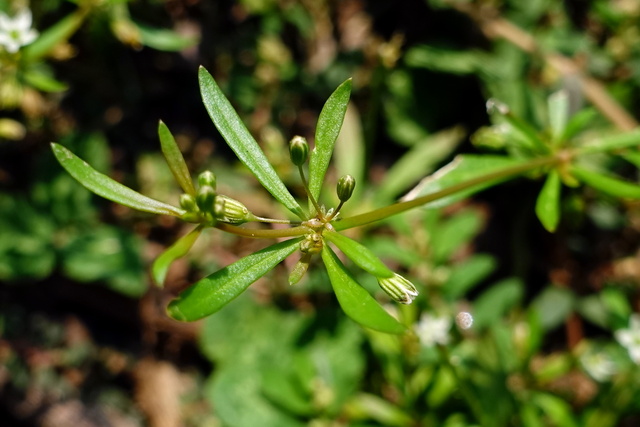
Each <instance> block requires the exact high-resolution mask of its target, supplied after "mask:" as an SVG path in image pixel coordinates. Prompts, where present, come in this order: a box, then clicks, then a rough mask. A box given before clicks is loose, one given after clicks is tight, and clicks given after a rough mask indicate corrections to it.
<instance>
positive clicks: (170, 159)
mask: <svg viewBox="0 0 640 427" xmlns="http://www.w3.org/2000/svg"><path fill="white" fill-rule="evenodd" d="M158 136H159V137H160V146H161V147H162V154H164V158H165V159H166V160H167V164H168V165H169V169H171V173H172V174H173V176H174V178H175V179H176V181H178V184H179V185H180V187H181V188H182V190H183V191H184V192H185V193H187V194H191V195H192V196H194V197H195V195H196V189H195V187H194V186H193V180H192V179H191V173H189V169H188V168H187V164H186V163H185V161H184V157H183V156H182V153H181V152H180V148H179V147H178V144H176V140H175V138H174V137H173V135H172V134H171V131H170V130H169V128H168V127H167V125H165V124H164V122H163V121H162V120H160V123H158Z"/></svg>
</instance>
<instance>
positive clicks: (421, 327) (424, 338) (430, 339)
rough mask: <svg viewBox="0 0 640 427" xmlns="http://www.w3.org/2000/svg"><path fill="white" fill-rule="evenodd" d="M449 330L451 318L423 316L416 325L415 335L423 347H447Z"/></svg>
mask: <svg viewBox="0 0 640 427" xmlns="http://www.w3.org/2000/svg"><path fill="white" fill-rule="evenodd" d="M450 329H451V317H449V316H432V315H430V314H423V315H422V316H420V321H419V322H418V324H417V325H416V334H417V335H418V337H419V338H420V342H421V343H422V345H423V346H425V347H431V346H434V345H436V344H442V345H447V344H448V343H449V330H450Z"/></svg>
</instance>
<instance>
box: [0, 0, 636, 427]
mask: <svg viewBox="0 0 640 427" xmlns="http://www.w3.org/2000/svg"><path fill="white" fill-rule="evenodd" d="M25 8H28V9H29V10H30V11H31V12H32V17H33V24H32V27H33V28H34V29H35V30H36V31H37V32H38V37H37V38H36V39H35V41H33V42H31V43H29V44H26V45H25V46H21V47H20V49H19V50H17V52H10V50H9V49H7V47H6V46H5V47H4V48H0V297H1V298H0V419H1V420H3V421H2V424H3V425H24V426H31V425H42V426H68V425H87V426H138V425H150V426H240V427H244V426H257V425H260V426H267V427H268V426H278V427H282V426H302V425H310V426H317V427H322V426H407V427H408V426H448V427H453V426H471V425H482V426H511V425H514V426H548V425H553V426H598V427H600V426H631V425H637V423H638V422H639V421H640V415H638V414H640V370H639V369H638V366H637V364H638V363H640V344H639V342H640V319H639V318H637V317H635V316H637V315H633V314H632V313H633V312H634V311H635V312H638V310H639V309H640V305H639V302H640V299H639V292H638V289H639V288H638V286H639V284H640V258H639V257H640V251H639V245H638V243H639V242H640V205H639V204H638V202H630V201H621V200H617V199H614V198H611V197H608V196H606V195H603V194H600V193H598V192H596V191H594V190H585V189H583V188H579V187H576V188H568V189H565V190H563V191H564V193H563V204H562V212H563V219H562V222H561V224H560V225H559V227H558V231H557V232H556V233H555V234H549V233H547V232H546V231H545V230H544V228H543V227H542V226H541V225H540V224H539V222H538V221H537V220H536V218H535V214H534V209H533V208H534V205H535V200H536V196H537V193H538V191H539V189H540V187H541V185H542V183H541V182H540V181H537V180H517V181H514V182H511V183H507V184H505V185H501V186H498V187H496V188H493V189H490V190H488V191H485V192H484V193H480V194H479V195H477V196H474V198H473V199H471V200H464V201H461V202H458V203H456V204H454V205H451V206H449V207H446V208H443V209H439V210H438V209H432V210H418V211H414V212H410V213H408V214H405V215H402V216H398V217H394V218H391V219H388V220H386V221H384V223H382V224H377V225H375V226H369V227H365V228H364V229H359V230H356V231H355V237H357V238H358V239H359V240H360V241H362V242H363V243H365V244H366V245H367V246H368V247H370V248H371V249H372V250H373V251H374V252H376V253H377V254H378V255H380V256H381V257H382V258H383V259H384V260H385V261H386V262H387V263H389V264H390V265H392V266H393V268H394V269H395V270H402V271H403V274H406V275H407V277H409V278H411V279H412V280H413V281H414V283H416V284H418V285H419V290H420V293H421V295H420V297H419V298H418V299H417V300H416V301H415V302H414V304H413V305H411V306H407V307H405V306H402V307H398V306H391V305H390V306H389V307H390V310H395V311H397V312H398V314H399V316H400V317H401V318H402V319H404V321H405V322H407V323H413V324H415V328H414V332H415V333H413V334H410V335H409V336H404V337H396V336H388V335H384V334H380V333H376V332H372V331H368V330H363V329H362V328H360V327H359V326H357V325H356V324H354V323H353V322H351V321H349V320H347V319H346V318H345V317H344V315H343V314H342V313H341V311H340V310H339V309H338V307H337V304H336V301H334V300H333V297H332V296H331V295H332V294H331V290H330V285H329V284H328V280H327V278H326V276H325V274H326V273H324V272H323V271H322V270H321V269H318V270H317V271H314V270H313V269H312V271H311V274H309V275H308V276H307V277H306V278H305V280H304V281H303V282H302V283H300V284H298V285H296V286H295V287H293V288H289V286H288V285H287V284H286V283H287V274H288V273H287V268H291V267H292V265H288V264H287V263H285V264H286V265H284V266H280V267H279V268H277V269H276V270H275V271H274V272H273V274H272V275H271V276H270V277H269V280H266V279H262V280H261V281H259V282H258V283H256V284H255V285H254V286H252V288H251V291H250V292H248V293H246V294H244V295H243V296H242V297H240V298H239V299H238V300H237V301H236V302H234V303H233V304H230V305H229V306H228V307H226V308H224V309H223V311H222V312H220V313H218V314H216V315H214V316H212V317H211V318H209V319H207V320H205V321H203V322H200V323H196V324H179V323H177V322H174V321H172V320H170V319H169V318H167V317H166V316H165V314H164V306H165V305H166V302H167V301H168V300H169V299H170V298H171V297H172V296H173V295H175V294H176V293H177V292H178V291H180V290H181V289H183V288H184V287H185V286H186V285H187V283H190V281H192V280H193V279H194V278H197V277H202V276H203V275H204V274H207V273H211V272H213V271H215V270H216V269H217V268H218V267H220V266H224V265H227V264H229V263H230V262H232V261H234V260H236V259H237V258H239V257H240V256H243V255H245V254H247V253H250V252H252V251H254V250H256V249H259V248H260V247H262V246H264V245H265V242H261V241H253V240H247V239H239V238H237V237H234V236H228V235H223V234H222V233H219V232H216V231H215V230H210V231H209V232H207V233H206V235H205V236H204V237H205V238H203V239H201V241H199V242H198V244H197V245H196V247H195V249H194V251H193V252H192V254H191V256H190V257H189V258H188V259H186V260H182V261H180V262H179V263H177V265H176V266H174V268H172V270H171V271H170V273H169V277H168V280H167V282H168V286H167V288H166V289H164V290H158V289H157V288H154V287H153V286H152V285H151V281H150V279H149V276H148V273H147V271H148V267H149V264H150V262H151V261H152V260H153V259H154V257H155V256H157V255H158V254H159V253H160V252H161V251H162V250H163V249H164V248H165V247H166V246H168V245H169V244H171V242H172V241H174V240H175V239H176V238H177V237H178V236H180V235H181V234H182V233H184V232H185V230H184V229H183V228H182V225H181V224H179V223H177V222H176V221H174V219H172V218H156V217H153V218H151V217H149V216H148V215H144V214H140V213H136V212H133V211H131V210H129V209H127V208H123V207H121V206H117V205H114V204H112V203H109V202H107V201H105V200H102V199H98V198H96V197H94V196H92V195H91V194H90V193H89V192H88V191H86V190H85V189H83V188H82V187H80V186H79V185H78V184H77V183H76V182H74V181H73V179H72V178H71V177H70V176H68V175H67V174H66V173H65V172H64V171H63V170H62V168H60V167H59V166H58V164H57V163H56V162H55V160H54V158H53V156H52V154H51V152H50V150H49V145H48V144H49V142H50V141H57V142H60V143H62V144H63V145H65V146H67V147H69V148H71V149H72V150H73V151H74V152H75V153H77V154H78V155H79V156H80V157H82V158H83V159H86V160H87V161H88V162H89V163H90V164H92V165H93V166H94V167H96V168H98V169H99V170H101V171H102V172H105V173H108V174H109V175H110V176H114V177H116V178H117V179H118V180H120V181H121V182H124V183H127V184H129V185H131V186H133V187H134V188H136V189H138V190H140V191H141V192H142V193H144V194H146V195H149V196H151V197H154V198H158V199H160V200H167V201H172V202H173V203H175V202H177V198H178V195H179V192H178V189H177V188H175V186H174V185H173V184H171V182H172V180H171V174H170V172H169V170H168V169H167V168H166V166H165V165H164V160H163V159H162V157H161V154H160V151H159V149H158V147H159V145H158V141H157V136H156V126H157V122H158V120H159V119H162V120H163V121H164V122H165V123H167V124H168V125H169V126H170V127H171V129H172V130H173V132H174V134H175V135H176V137H177V140H178V143H179V145H180V146H181V147H182V149H183V152H184V153H185V157H186V159H187V162H188V163H189V166H190V168H191V170H192V171H194V173H197V172H199V171H202V170H204V169H205V168H206V169H211V170H213V171H215V173H216V174H217V176H218V182H219V187H220V191H221V192H223V193H227V194H233V196H234V197H235V198H237V199H239V200H241V201H242V202H243V203H245V204H246V205H247V206H248V207H249V208H250V209H251V210H252V211H253V212H255V213H256V214H258V215H261V216H275V217H277V216H279V212H278V211H277V209H278V207H277V205H276V204H274V203H273V202H272V201H271V200H270V198H269V197H268V196H267V195H266V194H265V192H264V191H263V190H261V189H259V187H258V186H256V182H255V180H254V179H253V178H252V177H251V176H249V174H248V172H247V171H246V170H245V169H243V168H241V167H238V162H237V160H236V159H235V158H234V157H233V156H232V153H230V151H229V150H228V148H227V146H226V144H224V142H223V141H221V140H220V137H219V135H218V134H217V133H216V131H215V129H214V127H213V126H212V125H211V122H210V120H209V118H208V117H207V115H206V112H205V109H204V108H203V106H202V104H201V102H200V97H199V91H198V86H197V78H196V74H197V67H198V66H199V65H201V64H202V65H204V66H206V67H207V68H208V69H209V70H210V71H211V72H212V74H213V75H214V76H215V77H216V79H217V80H218V82H220V84H221V86H222V87H223V90H224V91H225V92H226V94H227V96H228V97H229V99H230V100H232V102H233V103H234V106H235V107H236V108H237V109H238V111H239V113H240V114H241V116H242V117H243V118H244V120H245V122H246V123H247V125H248V127H249V129H250V130H251V132H252V133H253V134H254V135H255V136H256V139H257V140H258V141H260V143H261V144H262V146H263V148H264V150H265V151H266V153H267V155H268V157H269V159H270V160H271V162H272V163H273V164H274V166H275V167H276V170H277V171H278V173H279V174H280V175H281V176H282V177H283V178H284V179H285V181H286V182H287V184H288V185H290V186H291V188H293V189H294V190H295V191H297V192H298V194H299V195H301V194H302V192H301V188H300V186H299V182H298V181H297V180H296V178H295V171H294V168H293V167H292V166H291V164H290V162H289V158H288V152H287V149H286V145H285V143H286V141H288V140H289V138H290V137H291V136H293V135H295V134H300V135H303V136H305V137H306V138H307V139H309V140H312V137H313V131H314V126H315V121H316V119H317V116H318V114H319V111H320V108H321V107H322V104H323V102H324V100H325V99H326V97H327V96H328V95H329V94H330V93H331V92H332V91H333V89H334V88H335V87H336V86H337V85H338V84H340V83H341V82H342V81H343V80H344V79H346V78H348V77H353V84H354V90H353V96H352V103H351V105H350V108H349V111H348V114H347V117H346V120H345V125H344V127H343V130H342V134H341V136H340V140H339V142H338V144H337V148H336V150H337V154H336V156H335V159H334V165H333V166H334V168H333V170H332V174H333V176H334V177H335V176H340V175H342V174H345V173H349V174H351V175H353V176H355V177H356V179H357V181H358V183H359V184H358V187H357V192H358V194H357V196H356V197H358V198H359V202H358V203H352V206H347V207H346V208H345V209H347V210H349V212H347V213H356V212H360V211H364V210H365V209H367V208H370V207H376V206H382V205H384V204H387V203H390V202H392V201H394V200H396V199H397V198H398V197H400V196H402V195H403V194H404V193H406V192H407V191H408V190H410V189H411V188H412V187H413V186H414V185H415V184H417V183H418V182H419V181H420V179H422V178H423V177H425V176H427V175H429V174H430V173H432V172H433V171H434V170H436V169H437V168H438V167H440V166H442V165H443V164H445V163H446V162H448V161H450V160H451V159H452V158H453V157H454V156H455V155H456V154H459V153H473V152H476V151H477V150H478V149H482V150H497V149H500V148H501V147H502V145H501V144H502V142H501V140H500V138H501V136H500V134H499V133H492V132H491V130H490V128H488V126H489V125H490V124H491V123H492V122H491V118H490V117H489V115H488V114H487V110H486V107H485V103H486V101H487V100H488V99H490V98H496V99H499V100H500V101H502V102H504V103H505V104H507V105H509V107H510V108H511V110H512V111H513V112H514V113H516V114H517V115H519V116H520V117H522V118H523V119H525V120H526V121H527V122H528V123H531V124H532V125H534V126H535V127H537V128H539V129H543V128H545V126H546V125H547V123H545V117H546V108H547V104H546V99H547V97H548V96H549V95H550V94H551V93H553V92H555V91H557V90H559V89H564V90H566V91H567V92H568V93H569V99H570V105H571V109H572V111H573V112H577V111H579V110H582V112H581V113H580V114H582V115H583V116H584V117H583V118H582V119H581V120H582V121H583V122H584V123H587V124H588V127H587V130H586V131H585V132H584V137H585V138H586V137H591V136H593V135H606V134H610V133H613V132H615V131H616V129H619V130H629V129H632V128H634V127H636V122H635V119H634V117H637V116H638V109H639V108H640V48H639V46H640V43H639V41H640V30H639V28H640V26H639V25H638V24H639V21H640V1H637V0H616V1H608V0H589V1H585V0H565V1H554V0H533V1H528V2H521V1H517V0H485V1H454V0H451V1H448V0H429V1H424V0H401V1H398V2H389V1H382V0H380V1H378V0H343V1H328V0H238V1H232V0H222V1H206V0H129V1H127V0H39V1H35V0H32V1H31V2H29V1H27V0H0V11H2V12H3V13H4V14H6V15H7V16H6V18H7V19H9V17H12V16H15V15H16V13H18V12H19V11H20V10H24V9H25ZM0 27H1V26H0ZM2 31H5V32H6V30H3V28H0V32H2ZM626 160H627V161H625V162H622V161H612V160H611V158H608V157H603V158H602V159H599V160H598V161H599V162H601V166H602V167H603V168H605V169H608V170H615V171H616V172H617V173H618V174H621V175H623V176H625V177H627V178H628V179H630V180H632V181H636V182H637V180H638V175H637V171H636V169H635V168H634V167H632V166H636V167H637V166H638V165H639V164H640V159H639V158H638V156H637V155H636V156H633V155H629V156H627V157H626ZM332 179H333V181H332ZM330 181H331V182H335V179H334V178H330ZM329 202H331V201H329ZM358 279H359V281H360V283H363V284H364V285H365V286H367V287H368V288H369V289H370V290H371V291H372V292H374V293H376V292H377V293H376V296H377V297H379V298H380V300H381V301H385V300H384V296H383V295H380V292H379V290H376V288H377V286H376V284H375V283H373V282H371V280H370V279H369V278H368V277H366V275H363V277H362V278H360V277H359V278H358ZM459 311H469V312H471V313H473V315H474V318H475V323H474V326H473V328H471V329H470V330H460V329H456V328H455V326H453V317H454V316H455V314H456V313H458V312H459Z"/></svg>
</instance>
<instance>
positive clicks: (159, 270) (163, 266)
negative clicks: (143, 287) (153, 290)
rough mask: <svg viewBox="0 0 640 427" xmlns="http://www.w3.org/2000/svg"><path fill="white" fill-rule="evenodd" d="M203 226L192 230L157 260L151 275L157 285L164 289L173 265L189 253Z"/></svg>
mask: <svg viewBox="0 0 640 427" xmlns="http://www.w3.org/2000/svg"><path fill="white" fill-rule="evenodd" d="M202 229H203V226H202V225H199V226H198V227H196V228H194V229H193V230H191V231H190V232H189V233H188V234H186V235H184V236H182V237H181V238H179V239H178V240H177V241H176V242H175V243H174V244H173V245H171V246H169V247H168V248H167V250H165V251H164V252H163V253H162V254H160V256H159V257H158V258H156V260H155V261H154V262H153V265H152V267H151V275H152V276H153V280H154V281H155V282H156V285H158V286H160V287H162V286H163V285H164V279H165V278H166V277H167V271H168V270H169V267H170V266H171V264H172V263H173V262H174V261H175V260H177V259H178V258H182V257H183V256H185V255H186V254H187V252H189V250H190V249H191V247H192V246H193V244H194V243H195V242H196V240H198V237H199V236H200V233H201V232H202Z"/></svg>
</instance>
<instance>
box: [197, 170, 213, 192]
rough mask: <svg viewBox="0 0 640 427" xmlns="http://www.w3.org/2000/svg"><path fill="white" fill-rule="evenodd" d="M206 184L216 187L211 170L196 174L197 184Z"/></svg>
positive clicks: (202, 185) (201, 185)
mask: <svg viewBox="0 0 640 427" xmlns="http://www.w3.org/2000/svg"><path fill="white" fill-rule="evenodd" d="M206 185H208V186H209V187H211V188H213V189H214V190H215V189H216V176H215V174H214V173H213V172H211V171H204V172H202V173H201V174H200V175H199V176H198V186H200V187H204V186H206Z"/></svg>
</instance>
